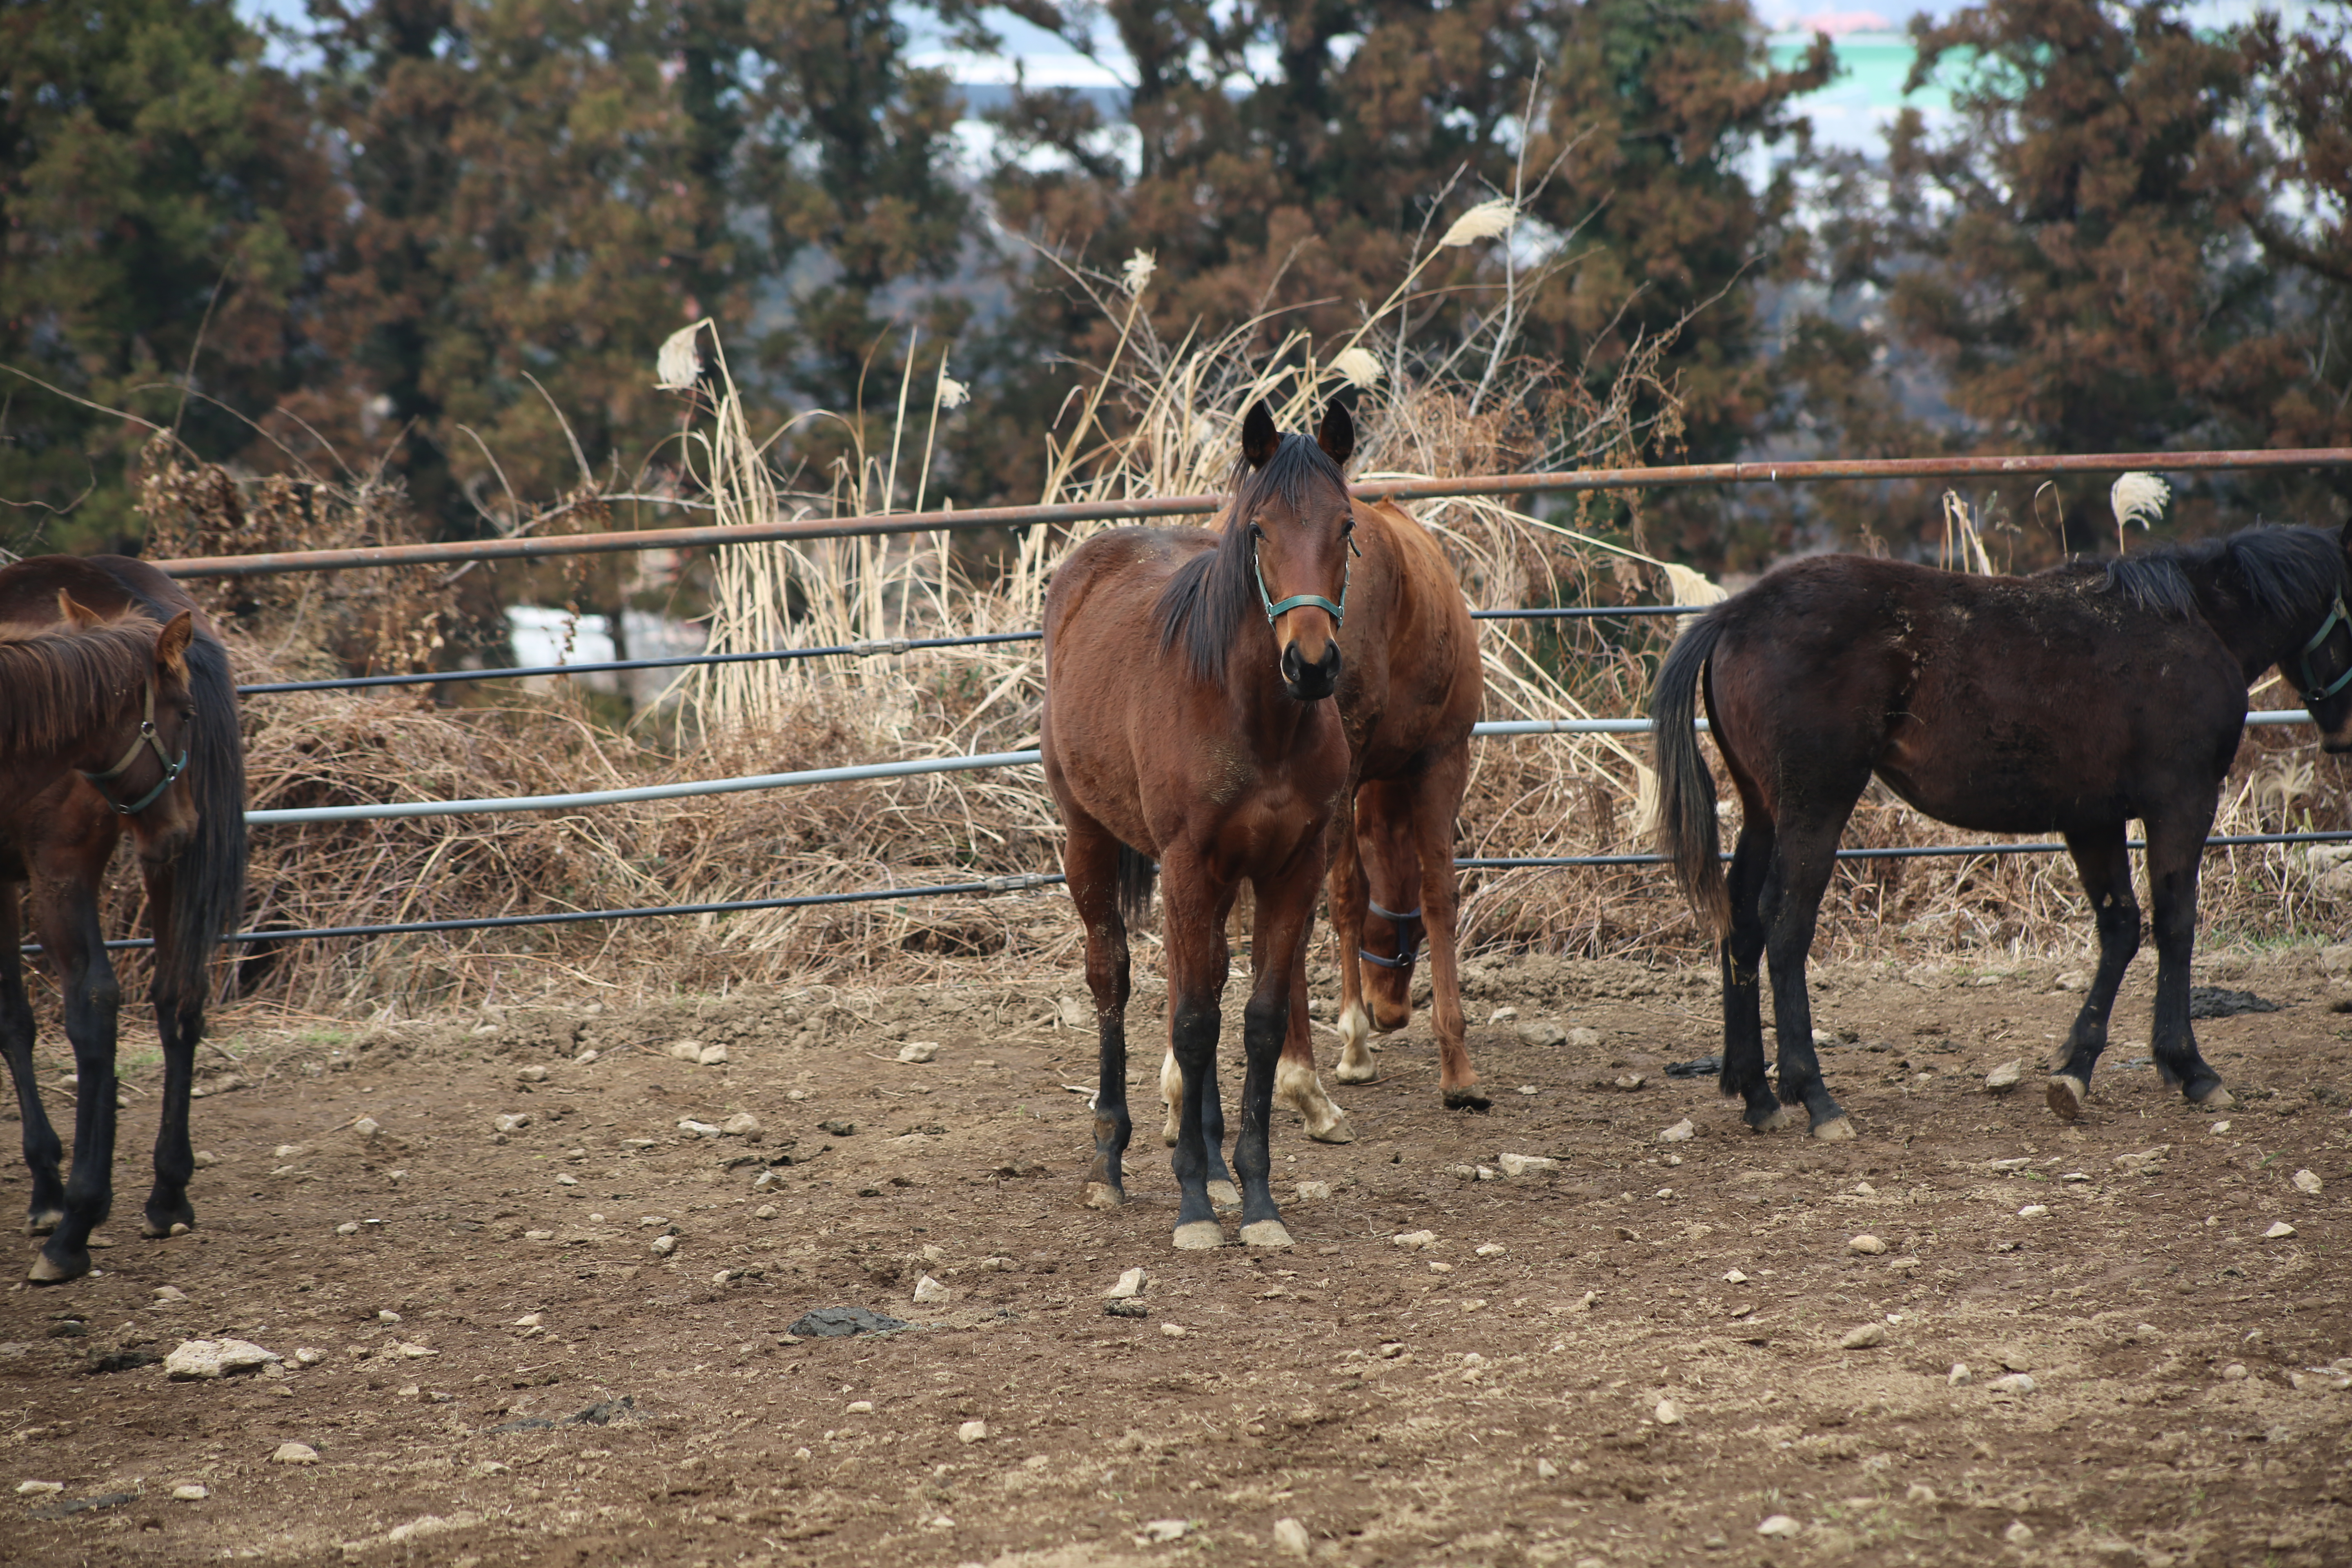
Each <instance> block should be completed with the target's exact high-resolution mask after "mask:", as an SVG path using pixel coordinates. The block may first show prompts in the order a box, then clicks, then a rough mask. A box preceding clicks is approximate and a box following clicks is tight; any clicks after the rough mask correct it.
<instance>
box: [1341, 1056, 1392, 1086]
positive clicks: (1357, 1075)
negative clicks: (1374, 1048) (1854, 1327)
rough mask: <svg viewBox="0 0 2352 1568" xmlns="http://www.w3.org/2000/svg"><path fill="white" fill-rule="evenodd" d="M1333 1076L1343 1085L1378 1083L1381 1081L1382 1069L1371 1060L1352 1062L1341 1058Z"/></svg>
mask: <svg viewBox="0 0 2352 1568" xmlns="http://www.w3.org/2000/svg"><path fill="white" fill-rule="evenodd" d="M1331 1076H1332V1077H1333V1078H1336V1079H1339V1081H1340V1082H1341V1083H1378V1082H1380V1081H1381V1069H1380V1065H1379V1064H1378V1063H1376V1062H1373V1061H1371V1060H1370V1059H1369V1058H1368V1059H1366V1060H1364V1061H1360V1062H1351V1061H1349V1059H1348V1058H1345V1057H1341V1058H1339V1066H1338V1067H1335V1068H1332V1069H1331Z"/></svg>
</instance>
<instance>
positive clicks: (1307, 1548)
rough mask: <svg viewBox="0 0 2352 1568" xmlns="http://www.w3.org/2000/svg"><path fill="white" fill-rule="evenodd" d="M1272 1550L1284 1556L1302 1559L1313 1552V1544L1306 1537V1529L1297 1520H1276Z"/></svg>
mask: <svg viewBox="0 0 2352 1568" xmlns="http://www.w3.org/2000/svg"><path fill="white" fill-rule="evenodd" d="M1274 1548H1275V1550H1276V1551H1277V1552H1282V1553H1284V1554H1285V1555H1286V1556H1291V1557H1304V1556H1306V1555H1307V1553H1308V1552H1312V1551H1314V1550H1315V1542H1314V1540H1313V1539H1312V1538H1311V1537H1309V1536H1308V1535H1307V1527H1306V1526H1305V1525H1303V1524H1301V1523H1299V1522H1298V1521H1297V1520H1295V1519H1277V1520H1276V1521H1274Z"/></svg>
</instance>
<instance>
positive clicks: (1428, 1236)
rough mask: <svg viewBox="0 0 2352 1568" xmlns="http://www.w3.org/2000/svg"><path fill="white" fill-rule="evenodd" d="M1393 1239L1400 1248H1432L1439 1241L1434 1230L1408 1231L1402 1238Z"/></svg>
mask: <svg viewBox="0 0 2352 1568" xmlns="http://www.w3.org/2000/svg"><path fill="white" fill-rule="evenodd" d="M1391 1239H1392V1240H1394V1241H1395V1243H1396V1244H1397V1245H1398V1246H1399V1247H1430V1246H1433V1245H1435V1243H1436V1241H1437V1233H1436V1232H1435V1231H1433V1230H1408V1231H1406V1232H1405V1233H1404V1234H1402V1236H1398V1237H1392V1238H1391Z"/></svg>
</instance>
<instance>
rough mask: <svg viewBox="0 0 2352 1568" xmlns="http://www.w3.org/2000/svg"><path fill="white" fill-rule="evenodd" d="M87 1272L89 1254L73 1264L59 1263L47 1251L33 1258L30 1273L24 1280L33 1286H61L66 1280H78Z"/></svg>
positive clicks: (85, 1254)
mask: <svg viewBox="0 0 2352 1568" xmlns="http://www.w3.org/2000/svg"><path fill="white" fill-rule="evenodd" d="M87 1273H89V1253H87V1252H85V1253H83V1254H82V1255H81V1256H80V1258H79V1259H77V1260H76V1261H74V1262H71V1263H59V1262H58V1260H57V1259H56V1258H51V1257H50V1256H49V1255H48V1253H47V1251H43V1252H41V1253H38V1254H37V1255H36V1256H35V1257H34V1258H33V1268H32V1271H31V1272H30V1273H28V1274H26V1276H25V1278H26V1280H27V1281H29V1282H30V1283H32V1284H35V1285H62V1284H64V1283H65V1282H66V1281H67V1280H68V1279H80V1278H81V1277H82V1276H83V1275H85V1274H87Z"/></svg>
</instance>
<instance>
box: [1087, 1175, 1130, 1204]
mask: <svg viewBox="0 0 2352 1568" xmlns="http://www.w3.org/2000/svg"><path fill="white" fill-rule="evenodd" d="M1125 1202H1127V1194H1125V1193H1122V1192H1120V1191H1119V1190H1118V1188H1117V1187H1114V1186H1112V1185H1111V1184H1109V1183H1108V1182H1088V1183H1087V1207H1088V1208H1090V1209H1115V1208H1117V1207H1118V1206H1119V1205H1121V1204H1123V1203H1125Z"/></svg>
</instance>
